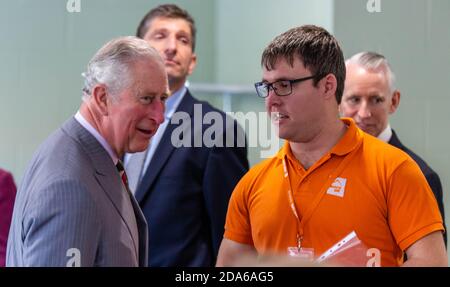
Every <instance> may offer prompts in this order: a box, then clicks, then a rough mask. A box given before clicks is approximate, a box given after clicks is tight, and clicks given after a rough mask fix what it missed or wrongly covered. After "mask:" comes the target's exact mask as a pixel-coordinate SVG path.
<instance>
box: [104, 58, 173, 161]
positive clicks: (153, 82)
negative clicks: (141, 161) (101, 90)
mask: <svg viewBox="0 0 450 287" xmlns="http://www.w3.org/2000/svg"><path fill="white" fill-rule="evenodd" d="M130 73H131V77H132V78H133V79H134V84H132V85H131V87H129V88H125V89H124V90H123V91H121V92H120V93H119V94H117V95H114V96H113V97H108V99H107V101H108V105H107V116H106V119H105V124H104V132H103V134H105V135H106V136H105V135H104V137H105V138H106V139H107V141H108V142H109V144H110V145H111V147H112V148H113V150H114V151H115V152H116V154H117V155H118V156H119V157H121V156H122V155H123V154H124V153H125V152H127V153H133V152H139V151H143V150H145V149H146V148H147V146H148V144H149V140H150V138H151V137H152V136H153V135H154V134H155V132H156V130H157V129H158V127H159V125H160V124H161V123H162V122H163V121H164V109H165V106H164V102H165V100H166V99H167V97H168V84H167V76H166V73H165V71H164V66H163V65H162V63H161V62H156V61H155V60H150V59H149V60H143V61H139V62H136V63H135V64H134V65H132V66H131V68H130Z"/></svg>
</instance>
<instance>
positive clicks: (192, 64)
mask: <svg viewBox="0 0 450 287" xmlns="http://www.w3.org/2000/svg"><path fill="white" fill-rule="evenodd" d="M196 65H197V55H196V54H195V53H193V54H192V56H191V62H190V63H189V69H188V75H190V74H192V73H193V72H194V69H195V66H196Z"/></svg>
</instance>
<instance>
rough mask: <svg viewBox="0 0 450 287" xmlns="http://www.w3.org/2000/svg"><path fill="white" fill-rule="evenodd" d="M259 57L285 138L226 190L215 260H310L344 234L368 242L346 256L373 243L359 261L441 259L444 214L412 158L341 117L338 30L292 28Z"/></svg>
mask: <svg viewBox="0 0 450 287" xmlns="http://www.w3.org/2000/svg"><path fill="white" fill-rule="evenodd" d="M261 63H262V66H263V77H262V81H261V82H258V83H256V84H255V87H256V91H257V94H258V96H260V97H262V98H265V99H266V110H267V112H268V113H269V114H270V116H271V118H272V121H273V123H274V124H275V125H277V127H278V131H279V137H280V138H283V139H285V140H286V143H285V146H284V147H283V148H282V149H281V150H280V151H279V152H278V154H277V155H276V156H274V157H273V158H270V159H267V160H265V161H263V162H261V163H260V164H258V165H256V166H255V167H253V168H252V169H251V170H250V171H249V172H248V173H247V174H246V175H245V176H244V177H243V178H242V179H241V181H240V182H239V184H238V185H237V186H236V188H235V190H234V191H233V195H232V197H231V199H230V203H229V207H228V213H227V220H226V225H225V234H224V239H223V241H222V244H221V247H220V251H219V257H218V259H217V265H218V266H226V265H231V264H233V262H235V261H236V259H238V258H240V257H242V256H245V255H255V254H258V255H267V254H269V255H270V254H273V253H275V254H277V253H278V254H285V255H290V256H294V257H300V258H308V259H311V260H312V259H314V258H316V257H318V256H320V255H321V254H323V253H324V252H325V251H327V250H329V249H331V248H332V247H333V246H335V244H337V243H339V242H340V241H341V240H342V239H344V238H350V236H354V239H355V240H356V242H357V239H359V240H360V241H361V242H362V246H366V247H367V248H369V250H371V252H369V253H366V251H367V250H364V248H362V250H363V251H361V249H355V250H356V252H358V251H357V250H360V251H359V252H360V253H359V254H355V253H354V257H355V258H350V259H349V260H348V261H346V262H342V264H344V265H352V264H355V262H352V260H356V258H361V257H362V258H365V257H366V256H371V255H370V254H372V253H374V254H379V256H378V255H376V256H375V258H371V257H366V258H367V262H364V263H363V264H364V266H365V265H366V264H369V263H370V264H372V263H373V265H375V266H380V265H381V266H399V265H402V264H403V265H404V266H445V265H447V255H446V253H445V247H444V243H443V240H442V231H443V229H444V228H443V225H442V219H441V217H440V214H439V209H438V207H437V204H436V201H435V200H434V197H433V194H432V192H431V190H430V188H429V186H428V184H427V183H426V181H425V178H424V177H423V175H422V174H421V172H420V170H419V168H418V167H417V165H416V164H415V163H414V162H413V161H412V160H411V158H409V157H408V156H407V155H406V154H404V153H403V152H401V151H400V150H398V149H396V148H394V147H392V146H390V145H388V144H385V143H383V142H381V141H379V140H377V139H375V138H373V137H371V136H369V135H367V134H365V133H364V132H362V131H361V130H360V129H358V128H357V127H356V125H355V123H354V122H353V120H351V119H348V118H343V119H340V118H339V112H338V104H339V103H340V101H341V97H342V93H343V90H344V81H345V65H344V57H343V54H342V51H341V48H340V47H339V44H338V42H337V41H336V39H335V38H334V37H333V36H332V35H330V34H329V33H328V32H327V31H326V30H325V29H323V28H320V27H317V26H313V25H307V26H302V27H297V28H293V29H290V30H289V31H287V32H285V33H283V34H281V35H279V36H277V37H276V38H275V39H274V40H273V41H272V42H271V43H270V44H269V45H268V46H267V47H266V49H265V50H264V52H263V55H262V60H261ZM403 252H406V254H407V255H408V261H406V262H403ZM366 254H369V255H366Z"/></svg>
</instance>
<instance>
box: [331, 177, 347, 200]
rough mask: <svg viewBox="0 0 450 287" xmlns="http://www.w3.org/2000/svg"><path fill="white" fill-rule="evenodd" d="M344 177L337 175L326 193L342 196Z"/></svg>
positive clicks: (345, 180) (345, 181)
mask: <svg viewBox="0 0 450 287" xmlns="http://www.w3.org/2000/svg"><path fill="white" fill-rule="evenodd" d="M346 183H347V179H346V178H342V177H337V178H336V179H335V180H334V182H333V183H332V184H331V186H330V187H329V188H328V190H327V194H331V195H334V196H339V197H344V193H345V184H346Z"/></svg>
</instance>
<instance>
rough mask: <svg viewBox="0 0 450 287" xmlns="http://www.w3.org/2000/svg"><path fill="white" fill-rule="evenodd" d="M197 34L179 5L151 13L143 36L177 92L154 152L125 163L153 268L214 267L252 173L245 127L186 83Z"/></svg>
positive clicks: (142, 29)
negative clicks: (237, 192)
mask: <svg viewBox="0 0 450 287" xmlns="http://www.w3.org/2000/svg"><path fill="white" fill-rule="evenodd" d="M195 34H196V28H195V23H194V20H193V19H192V17H191V16H190V15H189V14H188V12H186V11H185V10H183V9H181V8H179V7H178V6H176V5H161V6H158V7H156V8H155V9H153V10H151V11H150V12H149V13H148V14H147V15H146V16H145V17H144V18H143V19H142V21H141V23H140V26H139V28H138V31H137V36H138V37H140V38H143V39H144V40H146V41H148V42H149V43H150V44H151V45H152V46H153V47H155V48H156V49H157V50H158V51H159V52H160V54H161V55H162V57H163V59H164V60H165V66H166V71H167V73H168V78H169V88H170V91H171V93H172V95H171V96H170V97H169V99H168V100H167V103H166V113H165V121H164V123H163V124H162V125H161V127H160V129H159V130H158V132H157V134H156V135H155V137H154V138H153V139H152V141H151V143H150V145H149V148H148V150H147V151H146V152H144V153H141V154H135V155H131V156H128V155H127V156H126V158H125V168H126V170H127V173H128V174H129V178H130V186H131V188H132V189H135V196H136V199H137V200H138V202H139V204H140V206H141V208H142V210H143V212H144V215H145V217H146V219H147V222H148V224H149V234H150V237H149V266H214V264H215V260H216V256H217V252H218V248H219V244H220V242H221V240H222V237H223V232H224V224H225V216H226V211H227V206H228V200H229V198H230V195H231V193H232V191H233V188H234V186H235V185H236V183H237V182H238V181H239V179H240V178H241V177H242V176H243V175H244V174H245V172H246V171H247V169H248V161H247V149H246V143H245V134H244V133H243V131H242V129H241V128H240V127H239V126H238V124H237V123H236V121H234V120H230V118H229V117H227V116H226V115H225V114H224V113H223V112H221V111H219V110H217V109H215V108H213V107H212V106H211V105H209V104H208V103H206V102H201V101H198V100H197V99H195V98H194V97H193V96H192V95H191V93H190V92H189V90H188V88H187V87H186V85H185V84H186V79H187V77H188V76H189V75H190V74H191V73H192V72H193V70H194V68H195V65H196V61H197V57H196V55H195V53H194V49H195ZM207 118H209V119H211V118H214V120H212V121H208V120H206V119H207ZM210 129H214V130H216V132H215V134H214V139H209V140H208V135H210V133H209V131H210Z"/></svg>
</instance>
